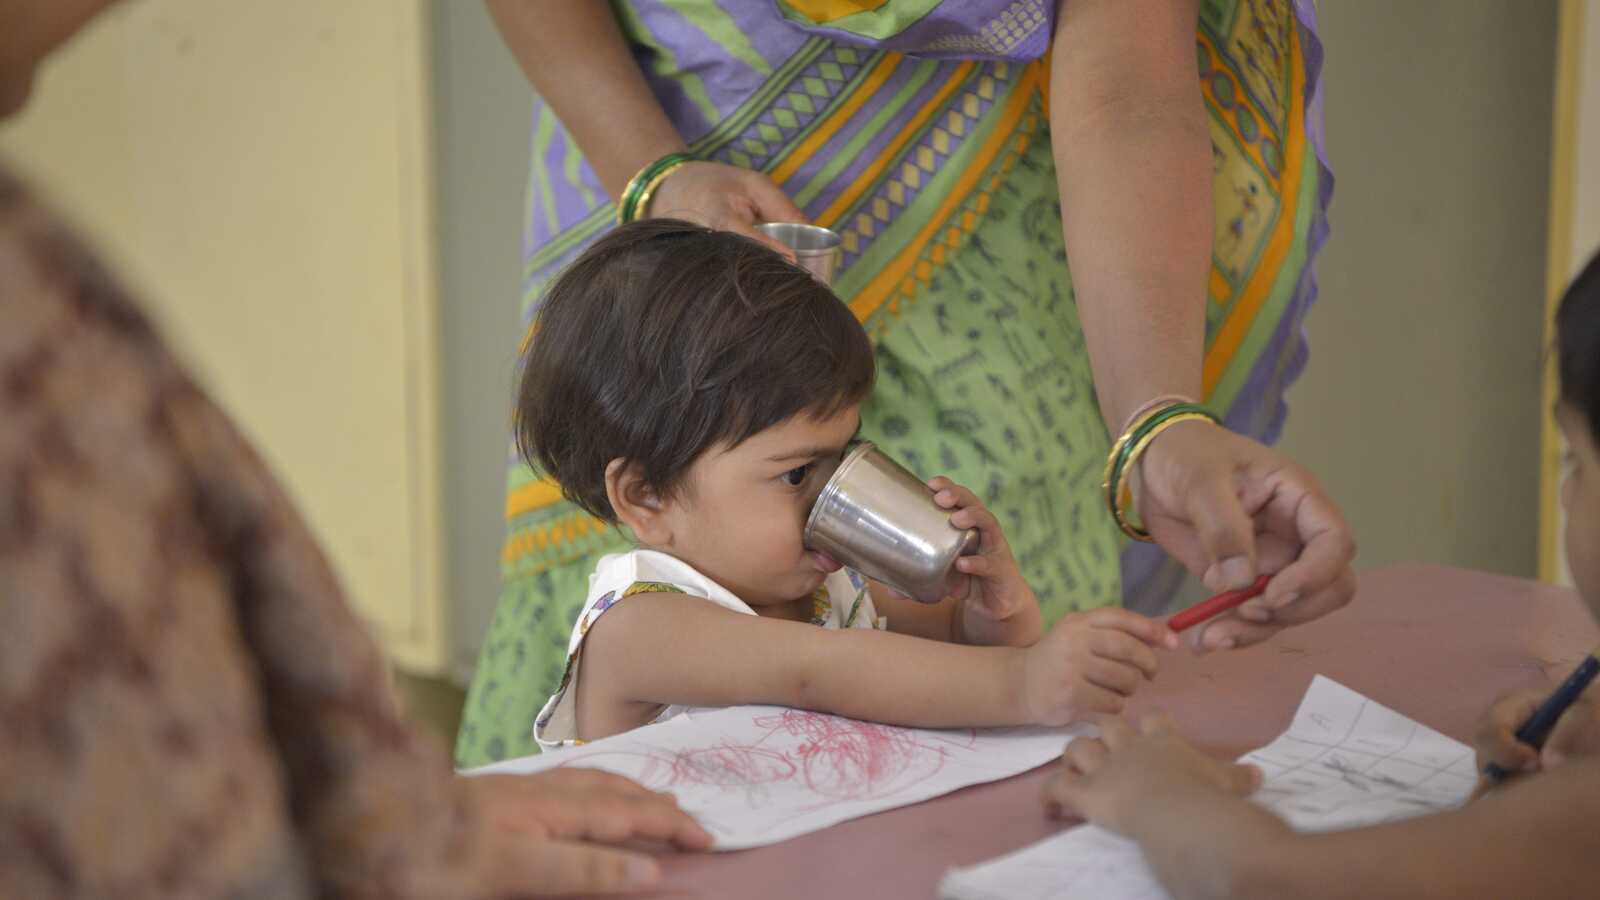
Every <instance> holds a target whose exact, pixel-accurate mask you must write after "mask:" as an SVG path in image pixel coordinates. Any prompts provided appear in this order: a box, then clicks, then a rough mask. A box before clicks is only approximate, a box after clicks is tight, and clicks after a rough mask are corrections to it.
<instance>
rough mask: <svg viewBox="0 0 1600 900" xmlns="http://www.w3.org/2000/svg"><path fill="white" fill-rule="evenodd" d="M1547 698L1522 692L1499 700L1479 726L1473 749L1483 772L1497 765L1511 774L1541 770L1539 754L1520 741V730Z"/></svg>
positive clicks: (1536, 693) (1532, 692) (1475, 734)
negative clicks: (1518, 734) (1490, 765)
mask: <svg viewBox="0 0 1600 900" xmlns="http://www.w3.org/2000/svg"><path fill="white" fill-rule="evenodd" d="M1543 699H1544V698H1543V697H1542V696H1540V695H1539V693H1538V692H1535V691H1519V692H1517V693H1515V694H1511V695H1508V696H1505V697H1501V698H1500V699H1499V700H1496V701H1495V703H1494V705H1493V706H1491V707H1489V712H1488V713H1487V714H1486V715H1485V716H1484V717H1483V719H1482V720H1481V721H1479V723H1478V727H1477V730H1476V732H1475V733H1474V734H1473V738H1472V745H1473V749H1474V750H1475V751H1477V765H1478V769H1479V771H1482V770H1483V769H1485V768H1487V767H1488V765H1489V764H1490V763H1494V764H1495V765H1497V766H1499V767H1500V768H1502V769H1504V770H1506V771H1507V772H1520V771H1523V770H1525V769H1533V768H1537V767H1538V761H1539V752H1538V751H1537V750H1534V749H1533V748H1532V747H1530V746H1528V745H1527V744H1524V743H1522V742H1521V741H1519V740H1517V738H1516V730H1517V729H1518V728H1520V727H1522V723H1523V722H1524V721H1526V720H1527V718H1528V717H1529V716H1531V715H1533V711H1534V710H1535V709H1538V707H1539V703H1540V702H1541V701H1542V700H1543Z"/></svg>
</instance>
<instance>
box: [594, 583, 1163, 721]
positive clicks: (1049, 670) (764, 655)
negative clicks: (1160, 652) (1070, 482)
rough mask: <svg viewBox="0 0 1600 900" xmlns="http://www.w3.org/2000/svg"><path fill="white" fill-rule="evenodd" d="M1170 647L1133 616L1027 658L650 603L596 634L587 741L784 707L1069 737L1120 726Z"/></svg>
mask: <svg viewBox="0 0 1600 900" xmlns="http://www.w3.org/2000/svg"><path fill="white" fill-rule="evenodd" d="M1168 634H1169V633H1168V632H1166V630H1165V627H1164V626H1162V625H1161V624H1160V623H1158V622H1155V621H1153V620H1151V619H1147V618H1145V617H1143V616H1140V615H1137V614H1135V613H1131V612H1128V611H1126V610H1120V609H1116V610H1096V611H1094V612H1092V613H1084V614H1081V615H1077V616H1072V617H1069V618H1068V619H1066V620H1063V621H1062V622H1061V623H1059V624H1058V625H1057V626H1056V627H1055V628H1053V629H1051V631H1050V633H1049V634H1047V635H1046V636H1045V638H1044V639H1043V640H1041V641H1040V642H1039V643H1037V644H1035V645H1034V646H1033V647H1030V648H1027V649H1019V648H1012V647H967V646H961V645H957V644H947V643H942V642H938V641H929V640H923V639H921V638H915V637H910V636H906V635H899V634H892V633H884V632H880V631H872V630H869V629H854V628H851V629H843V630H830V629H825V628H819V627H817V626H815V625H810V624H806V623H800V622H789V621H784V620H779V619H769V618H761V617H757V616H749V615H741V614H739V613H734V612H730V611H728V610H724V609H720V608H718V607H716V606H713V605H712V604H710V603H707V602H706V601H705V600H702V599H699V598H697V597H690V596H686V595H682V594H638V595H635V596H632V597H629V598H628V599H627V600H626V601H624V602H621V603H619V604H617V605H616V606H614V607H612V608H611V609H609V610H607V611H606V613H605V615H603V616H601V617H600V618H599V619H597V620H596V621H595V623H594V625H593V626H592V627H591V628H590V629H589V633H588V637H587V639H586V641H585V647H584V650H583V654H584V655H583V689H582V690H581V691H580V693H579V698H578V701H579V706H578V719H579V731H580V735H581V736H582V737H584V738H585V739H590V738H592V737H595V736H599V735H598V734H592V733H589V730H588V729H586V728H584V722H585V720H586V719H587V718H590V716H591V715H593V716H595V720H600V715H599V711H601V710H615V709H621V708H625V707H627V706H628V705H630V704H687V705H692V706H734V705H740V704H774V705H780V706H792V707H798V708H802V709H813V710H820V711H824V712H830V713H836V714H840V715H846V716H852V717H854V718H859V719H870V720H874V721H878V722H886V723H890V724H896V725H910V726H921V727H930V728H942V727H960V726H989V725H1019V724H1032V723H1037V724H1051V725H1059V724H1066V723H1067V722H1070V721H1073V720H1074V719H1076V718H1079V717H1081V716H1083V715H1084V714H1086V713H1091V712H1117V711H1120V710H1121V708H1122V704H1123V698H1124V697H1125V696H1126V695H1127V694H1129V693H1132V691H1133V690H1134V689H1136V688H1137V686H1138V685H1139V683H1141V682H1142V681H1143V680H1144V679H1146V678H1148V677H1149V676H1150V675H1151V674H1153V673H1154V670H1155V654H1154V653H1153V652H1152V651H1151V647H1152V646H1156V645H1159V644H1160V643H1162V642H1163V641H1164V640H1165V639H1166V636H1167V635H1168Z"/></svg>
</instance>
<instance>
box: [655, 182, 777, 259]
mask: <svg viewBox="0 0 1600 900" xmlns="http://www.w3.org/2000/svg"><path fill="white" fill-rule="evenodd" d="M646 212H647V213H648V214H649V215H651V216H664V217H670V218H674V219H686V220H688V221H690V222H696V223H699V224H701V225H704V226H706V227H708V228H716V229H719V230H722V231H734V232H738V233H739V234H742V235H745V236H747V237H752V238H755V239H756V240H759V241H761V242H763V243H766V244H770V245H772V246H773V247H775V248H777V249H778V250H780V251H782V252H783V253H784V255H785V256H790V257H792V256H793V253H792V252H791V251H789V250H787V249H786V248H784V247H782V246H781V245H780V244H778V243H777V242H775V241H773V240H771V239H770V238H768V237H767V236H766V235H763V234H762V233H761V232H759V231H757V230H756V229H755V226H756V224H757V223H760V222H805V221H807V220H806V215H805V213H803V212H801V211H800V208H799V207H797V206H795V205H794V201H792V200H790V199H789V198H788V197H787V196H786V195H785V194H784V193H783V191H781V190H779V189H778V186H777V185H775V184H773V183H772V179H770V178H768V177H767V176H766V175H764V174H762V173H760V172H752V171H750V170H749V169H741V168H738V167H737V166H729V165H724V164H723V163H717V162H692V163H685V164H684V165H682V166H679V167H678V168H677V169H675V170H673V172H672V173H671V174H670V175H668V176H667V177H666V179H665V180H664V181H662V182H661V185H660V186H659V187H657V188H656V191H655V194H654V195H652V197H651V198H650V208H649V209H648V210H647V211H646Z"/></svg>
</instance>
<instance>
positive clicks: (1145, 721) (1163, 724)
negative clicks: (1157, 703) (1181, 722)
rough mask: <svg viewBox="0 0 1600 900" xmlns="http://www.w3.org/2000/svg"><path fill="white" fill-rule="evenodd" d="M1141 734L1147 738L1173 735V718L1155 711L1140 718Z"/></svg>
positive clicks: (1162, 712) (1163, 712)
mask: <svg viewBox="0 0 1600 900" xmlns="http://www.w3.org/2000/svg"><path fill="white" fill-rule="evenodd" d="M1139 733H1140V734H1142V735H1145V736H1151V735H1158V734H1171V733H1172V717H1171V716H1169V715H1167V714H1166V712H1165V711H1164V710H1159V709H1153V710H1151V711H1149V712H1147V713H1145V714H1144V715H1142V716H1140V717H1139Z"/></svg>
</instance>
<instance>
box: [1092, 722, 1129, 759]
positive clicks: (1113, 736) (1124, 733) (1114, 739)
mask: <svg viewBox="0 0 1600 900" xmlns="http://www.w3.org/2000/svg"><path fill="white" fill-rule="evenodd" d="M1133 738H1134V734H1133V729H1132V728H1131V727H1129V726H1128V723H1127V722H1124V721H1122V720H1121V719H1107V720H1105V721H1104V722H1101V723H1100V740H1101V741H1104V742H1105V745H1106V747H1107V748H1108V749H1110V750H1111V751H1112V752H1113V753H1114V752H1116V751H1118V750H1121V749H1122V748H1123V747H1126V746H1128V744H1129V743H1130V742H1131V741H1132V740H1133Z"/></svg>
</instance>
